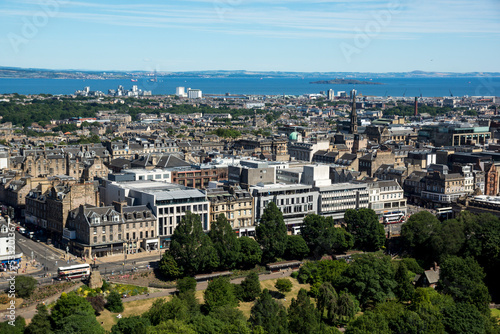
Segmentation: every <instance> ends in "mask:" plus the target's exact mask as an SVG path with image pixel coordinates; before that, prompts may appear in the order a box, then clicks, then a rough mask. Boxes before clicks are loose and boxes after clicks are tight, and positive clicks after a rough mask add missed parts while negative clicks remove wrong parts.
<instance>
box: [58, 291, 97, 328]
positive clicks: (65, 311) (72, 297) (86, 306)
mask: <svg viewBox="0 0 500 334" xmlns="http://www.w3.org/2000/svg"><path fill="white" fill-rule="evenodd" d="M70 316H81V317H82V319H84V320H85V321H86V322H91V320H90V319H93V320H95V311H94V308H93V307H92V305H90V303H89V302H88V301H87V300H85V298H83V297H80V296H78V295H76V293H68V294H67V295H65V294H62V295H61V298H59V299H58V300H57V302H56V304H55V305H54V307H53V308H52V312H51V314H50V320H51V323H52V328H55V329H61V328H62V327H63V326H70V325H71V324H70V322H68V321H67V319H68V318H69V317H70ZM68 328H69V327H68Z"/></svg>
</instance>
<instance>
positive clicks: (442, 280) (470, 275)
mask: <svg viewBox="0 0 500 334" xmlns="http://www.w3.org/2000/svg"><path fill="white" fill-rule="evenodd" d="M484 277H485V275H484V272H483V269H482V268H481V266H480V265H479V264H478V263H477V261H475V260H474V259H473V258H471V257H468V258H466V259H463V258H459V257H456V256H451V257H448V258H446V259H445V260H444V261H443V262H442V263H441V269H440V277H439V281H438V290H439V291H442V292H443V293H444V294H447V295H450V296H451V297H452V298H453V299H454V300H455V302H457V303H467V304H469V305H473V306H475V307H476V308H477V310H479V312H481V313H482V314H484V315H487V316H489V315H490V310H489V308H488V305H489V303H490V295H489V293H488V288H487V287H486V285H485V284H484V282H483V280H484Z"/></svg>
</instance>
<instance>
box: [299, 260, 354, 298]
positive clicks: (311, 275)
mask: <svg viewBox="0 0 500 334" xmlns="http://www.w3.org/2000/svg"><path fill="white" fill-rule="evenodd" d="M347 267H349V265H348V264H347V263H346V262H345V261H344V260H321V261H314V262H306V263H304V264H303V265H302V266H301V267H300V270H299V276H298V277H297V279H298V281H299V282H300V283H309V284H311V285H312V287H311V292H312V293H313V294H316V293H317V291H315V290H317V288H319V286H320V285H321V283H323V282H330V283H332V285H336V284H337V283H338V280H339V279H340V277H341V275H342V273H343V272H344V270H346V269H347Z"/></svg>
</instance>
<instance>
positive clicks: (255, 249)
mask: <svg viewBox="0 0 500 334" xmlns="http://www.w3.org/2000/svg"><path fill="white" fill-rule="evenodd" d="M238 243H239V244H240V267H243V268H253V267H255V265H256V264H258V263H260V261H261V260H262V249H261V248H260V246H259V244H258V243H257V241H255V240H254V239H252V238H250V237H240V238H238Z"/></svg>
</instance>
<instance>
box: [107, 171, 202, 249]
mask: <svg viewBox="0 0 500 334" xmlns="http://www.w3.org/2000/svg"><path fill="white" fill-rule="evenodd" d="M101 199H102V200H103V201H104V204H105V205H110V204H111V203H112V202H113V201H118V202H120V201H126V202H127V205H129V206H132V205H147V206H148V207H149V208H151V210H152V211H153V214H154V215H155V216H156V219H157V224H156V226H158V230H157V233H156V235H157V236H158V237H159V245H160V248H168V247H169V246H170V240H171V237H172V235H173V233H174V231H175V228H176V227H177V225H178V224H179V223H180V221H181V219H182V217H183V216H185V215H186V212H187V211H191V212H192V213H195V214H197V215H199V216H200V219H201V223H202V226H203V230H204V231H206V232H208V231H209V230H210V224H209V201H208V200H207V196H206V194H205V192H204V191H202V190H199V189H194V188H188V187H185V186H182V185H179V184H173V183H165V182H157V181H151V180H144V181H128V182H107V183H106V184H105V186H104V187H102V188H101Z"/></svg>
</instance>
